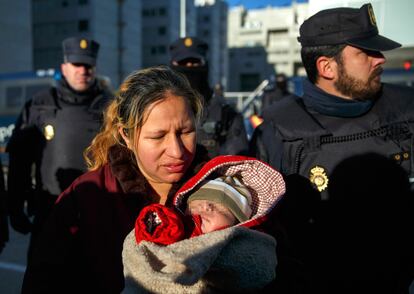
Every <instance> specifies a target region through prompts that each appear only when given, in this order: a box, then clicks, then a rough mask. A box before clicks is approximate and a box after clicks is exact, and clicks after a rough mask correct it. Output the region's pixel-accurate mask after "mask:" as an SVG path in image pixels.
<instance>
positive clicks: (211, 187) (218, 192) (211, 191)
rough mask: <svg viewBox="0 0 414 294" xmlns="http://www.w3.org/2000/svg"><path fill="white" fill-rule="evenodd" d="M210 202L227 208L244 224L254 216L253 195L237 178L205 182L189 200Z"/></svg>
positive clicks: (224, 177)
mask: <svg viewBox="0 0 414 294" xmlns="http://www.w3.org/2000/svg"><path fill="white" fill-rule="evenodd" d="M193 200H209V201H212V202H216V203H220V204H222V205H224V206H225V207H227V208H228V209H229V210H230V211H231V212H232V213H233V215H234V216H235V217H236V218H237V219H238V220H239V222H244V221H246V220H248V219H249V218H250V216H251V215H252V209H251V207H250V206H251V204H252V195H251V194H250V192H249V190H248V189H247V187H246V186H244V185H243V184H242V183H241V182H240V180H239V179H238V178H237V177H234V176H233V177H230V176H223V177H219V178H216V179H214V180H208V181H205V182H204V183H203V184H202V185H201V186H200V188H199V189H198V190H197V191H195V192H194V193H193V194H192V195H191V196H190V197H189V198H188V200H187V203H190V202H191V201H193Z"/></svg>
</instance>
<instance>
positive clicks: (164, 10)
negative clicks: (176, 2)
mask: <svg viewBox="0 0 414 294" xmlns="http://www.w3.org/2000/svg"><path fill="white" fill-rule="evenodd" d="M158 14H159V15H160V16H164V15H167V9H165V7H160V8H159V9H158Z"/></svg>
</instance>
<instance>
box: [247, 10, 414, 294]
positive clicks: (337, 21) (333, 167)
mask: <svg viewBox="0 0 414 294" xmlns="http://www.w3.org/2000/svg"><path fill="white" fill-rule="evenodd" d="M298 40H299V42H300V43H301V45H302V49H301V56H302V62H303V65H304V67H305V70H306V73H307V77H308V79H307V80H306V81H304V84H303V90H304V95H303V97H297V96H292V97H291V99H283V100H282V101H280V102H277V103H275V104H274V105H273V106H272V107H271V108H270V109H268V110H267V111H265V112H264V122H263V124H262V125H261V128H259V129H257V132H258V133H257V134H255V135H256V136H255V137H256V144H257V146H256V148H255V149H254V151H255V154H254V155H256V156H258V157H259V158H261V159H263V160H266V161H268V162H269V163H270V164H271V165H272V166H273V167H275V168H276V169H279V170H281V171H282V172H283V173H284V174H285V176H286V178H287V191H288V193H287V194H286V199H287V200H288V199H291V200H292V199H294V201H295V202H296V204H297V205H296V206H297V207H300V208H299V209H297V210H290V211H291V212H292V213H295V211H299V210H300V209H303V210H306V207H305V205H301V203H302V204H303V201H304V198H306V197H307V196H308V195H309V193H306V192H304V191H305V189H306V188H308V187H307V184H309V186H312V187H313V189H314V191H317V192H318V193H319V198H320V200H319V201H320V202H319V204H318V205H317V207H318V208H317V209H315V210H314V211H312V212H311V211H306V212H305V214H306V215H307V217H308V219H307V220H305V221H308V222H309V223H313V224H315V225H316V228H317V229H316V230H315V232H317V233H318V235H317V236H319V238H320V239H318V240H317V241H316V243H315V244H316V246H315V247H314V248H317V247H319V249H321V248H329V247H330V248H335V250H336V254H337V255H335V254H333V255H326V251H324V250H322V249H321V251H322V253H321V255H317V254H315V251H314V252H310V253H309V251H308V254H307V257H309V256H312V255H313V256H319V257H318V258H317V259H318V260H314V263H313V265H315V264H316V263H318V264H319V266H320V268H319V270H321V271H320V272H319V273H317V274H316V275H319V277H324V278H325V279H326V280H325V281H323V282H322V283H321V284H324V285H325V286H327V285H328V286H329V282H328V280H329V279H330V278H332V280H335V279H336V282H337V285H336V286H337V287H336V288H329V289H328V290H327V292H328V293H340V292H338V291H339V288H340V287H339V284H341V283H342V282H343V283H344V284H348V285H353V286H355V285H356V284H355V283H354V282H355V281H360V282H361V281H363V280H364V277H363V276H358V275H357V274H356V273H357V272H359V270H360V269H363V270H361V272H364V271H365V273H366V274H368V272H369V275H370V277H369V278H368V276H367V277H366V278H367V280H368V279H371V277H374V276H375V275H374V274H373V273H374V272H375V271H376V270H378V272H376V274H378V275H376V278H378V277H380V276H381V275H383V276H384V277H385V276H387V277H392V275H387V274H385V275H384V272H382V273H379V272H380V271H381V270H382V269H384V268H387V266H384V267H382V266H377V267H375V266H372V265H373V264H374V262H377V261H379V260H381V257H379V258H378V259H376V258H372V256H371V255H370V254H371V253H372V252H373V251H374V250H371V251H369V250H366V251H365V253H364V254H365V257H362V258H361V259H360V260H358V262H355V263H354V264H353V267H351V266H350V264H351V263H350V262H349V261H350V260H353V261H355V260H354V259H352V258H353V257H352V258H351V255H352V254H354V253H355V252H357V251H358V250H361V252H362V251H363V250H365V248H371V249H373V248H374V247H376V250H378V248H383V249H384V250H383V251H382V252H383V253H385V254H387V255H388V253H389V252H391V251H388V249H385V248H384V247H380V246H383V244H389V243H387V242H377V243H376V244H375V245H374V246H368V245H367V244H368V243H367V242H364V241H363V240H366V239H363V238H360V237H361V236H363V234H364V233H365V234H366V233H367V232H370V233H372V232H373V231H372V229H374V228H375V226H376V225H373V224H374V223H375V221H374V222H373V221H372V220H374V219H375V220H377V221H378V220H379V218H377V216H378V215H383V216H385V215H387V216H390V217H389V218H387V220H388V221H389V223H388V225H389V226H390V227H394V228H396V227H399V228H400V226H401V224H402V222H399V221H397V219H398V218H400V217H402V215H404V212H403V210H398V209H397V208H396V207H400V208H401V207H403V206H404V205H395V201H396V202H399V203H402V202H404V201H406V200H407V198H406V196H407V190H406V189H405V184H404V183H408V177H412V174H413V168H414V166H413V160H412V159H413V156H414V153H413V152H414V148H413V147H414V146H413V135H414V134H413V132H414V129H413V127H414V99H413V97H414V90H413V89H411V88H408V87H403V86H397V85H390V84H383V83H381V73H382V70H383V69H382V66H383V64H384V63H385V61H386V60H385V57H384V56H383V54H382V53H381V51H387V50H391V49H395V48H398V47H400V46H401V45H400V44H399V43H397V42H395V41H392V40H390V39H388V38H385V37H383V36H381V35H379V33H378V28H377V24H376V20H375V15H374V11H373V8H372V6H371V5H370V4H365V5H363V6H362V7H361V8H359V9H355V8H334V9H329V10H324V11H320V12H318V13H316V14H315V15H313V16H311V17H310V18H309V19H307V20H306V21H305V22H304V23H303V24H302V25H301V27H300V37H299V38H298ZM373 154H374V155H373ZM378 157H380V158H384V160H379V159H378ZM389 158H391V159H392V160H394V161H395V162H394V163H395V164H396V165H398V167H399V168H401V169H403V170H405V176H406V177H405V179H402V180H401V179H395V176H396V173H395V172H392V171H393V170H395V168H394V167H390V168H388V166H392V165H390V164H388V163H387V164H381V165H379V162H387V159H389ZM361 171H364V172H361ZM391 173H392V175H391ZM387 174H388V176H387ZM374 175H377V176H378V177H377V178H379V179H380V182H376V181H375V180H374V179H373V178H374ZM407 176H408V177H407ZM290 179H291V180H290ZM303 180H306V181H303ZM299 183H305V184H306V183H307V184H306V185H304V189H303V190H301V189H299V187H300V184H299ZM339 187H341V188H339ZM392 187H394V189H392ZM393 190H394V191H395V193H393V192H392V191H393ZM344 191H347V192H346V193H344ZM345 194H346V196H345ZM328 199H329V201H328ZM340 199H341V200H340ZM347 199H348V200H351V199H352V200H353V201H352V203H349V202H348V204H347V205H344V204H343V203H344V202H345V200H347ZM343 200H344V201H343ZM334 203H336V204H335V205H334ZM339 203H342V204H341V205H337V204H339ZM387 203H388V204H387ZM345 207H346V208H347V210H345ZM387 207H388V209H387ZM280 209H281V210H283V207H280ZM341 210H342V211H341ZM396 215H398V218H397V217H394V216H396ZM339 216H341V217H339ZM357 216H361V218H358V217H357ZM370 216H372V218H371V219H370ZM391 216H392V217H391ZM300 218H303V215H302V216H300V215H299V216H298V217H297V219H296V221H297V220H298V219H300ZM356 219H358V220H359V221H356V222H355V221H354V220H356ZM369 219H370V220H369ZM334 220H336V221H334ZM334 223H335V224H337V225H338V226H336V227H332V225H333V224H334ZM340 223H342V224H341V225H339V224H340ZM397 223H398V224H399V225H396V224H397ZM367 224H370V225H373V226H371V227H370V225H367ZM377 224H378V225H379V227H381V225H380V224H383V222H382V220H381V222H378V223H377ZM393 225H395V226H393ZM330 226H331V227H330ZM328 227H330V229H329V228H328ZM368 227H370V229H368V230H365V231H364V230H361V229H360V228H366V229H367V228H368ZM340 228H344V229H345V228H346V231H342V230H340ZM383 228H384V227H383ZM376 229H377V228H376ZM327 230H328V232H330V233H333V232H335V233H336V234H337V237H338V239H337V241H338V240H340V238H343V239H341V241H342V242H337V243H335V242H333V241H332V239H329V238H328V237H327V236H329V234H328V233H326V232H327ZM324 232H325V233H324ZM357 232H358V233H357ZM394 232H396V231H393V232H392V233H391V232H390V234H387V236H384V235H382V236H383V241H384V240H387V239H388V238H389V237H390V238H391V239H392V237H391V236H394V237H395V239H394V240H399V239H398V238H399V237H398V238H397V236H396V235H395V234H394ZM288 233H289V232H288ZM315 236H316V235H313V236H311V237H310V238H303V239H302V241H303V242H302V244H303V246H302V248H301V250H303V251H302V252H301V253H303V254H304V250H307V249H308V248H310V244H309V240H311V238H316V237H315ZM339 236H341V237H339ZM358 236H359V237H358ZM324 238H325V239H324ZM316 239H317V238H316ZM345 239H347V240H345ZM322 240H325V241H326V242H324V241H322ZM332 242H333V243H332ZM299 243H300V242H298V243H297V244H299ZM327 244H331V245H332V244H335V246H329V245H327ZM344 244H347V245H349V246H345V245H344ZM406 244H407V243H406ZM305 247H307V248H305ZM353 249H355V250H353ZM327 251H329V250H328V249H327ZM397 251H398V250H397ZM350 253H352V254H350ZM393 253H395V251H393ZM398 253H399V254H401V256H400V257H399V258H402V259H401V260H408V258H407V255H405V254H407V252H406V251H404V250H403V249H402V248H400V252H398ZM338 254H339V255H340V254H342V255H343V256H345V255H344V254H346V256H347V257H349V258H344V259H342V258H341V260H342V261H343V263H341V262H339V258H338V257H339V255H338ZM304 255H306V254H304ZM302 256H303V255H302ZM329 257H330V258H329ZM394 257H395V256H394ZM382 258H383V260H384V262H385V260H387V261H388V260H392V258H391V257H389V256H387V257H386V255H383V256H382ZM388 258H389V259H388ZM346 259H347V260H346ZM367 260H369V261H372V264H371V267H369V266H367V264H366V263H364V262H365V261H367ZM394 260H398V258H395V259H394ZM323 261H327V263H325V264H324V262H323ZM329 261H332V262H335V261H336V262H337V264H336V265H335V264H332V263H329ZM347 263H348V264H347ZM323 264H324V265H323ZM384 264H385V263H384ZM327 265H330V266H327ZM368 268H369V269H370V271H371V272H370V271H368V270H367V269H368ZM389 268H394V269H396V271H397V269H398V270H400V269H401V267H398V266H395V267H393V266H391V267H388V269H389ZM336 270H338V271H336ZM339 270H341V271H339ZM311 271H313V272H315V271H314V269H312V270H311ZM345 271H347V273H346V274H344V272H345ZM339 272H341V273H342V274H338V273H339ZM333 273H336V274H337V276H336V277H332V276H330V275H331V274H333ZM371 274H372V275H371ZM329 276H330V277H329ZM345 277H346V278H345ZM393 278H395V277H392V278H391V279H393ZM342 279H348V280H346V281H344V280H342ZM341 280H342V282H340V281H341ZM384 282H385V279H383V280H381V279H379V280H375V278H373V280H372V283H371V290H369V291H368V292H370V293H374V292H375V293H380V292H376V291H375V290H373V289H374V288H372V287H373V286H379V287H381V285H384V284H383V283H384ZM394 282H395V280H394ZM331 286H332V285H331ZM360 286H361V287H362V285H361V284H360ZM347 289H348V293H356V292H354V290H355V288H353V290H350V289H351V288H347ZM359 289H360V290H361V289H362V288H359ZM383 289H388V291H389V292H387V293H399V292H398V291H397V290H396V289H395V288H394V289H392V290H389V289H390V288H386V287H383ZM316 292H318V293H324V292H320V291H316ZM358 293H359V292H358ZM365 293H366V292H365ZM381 293H383V292H381Z"/></svg>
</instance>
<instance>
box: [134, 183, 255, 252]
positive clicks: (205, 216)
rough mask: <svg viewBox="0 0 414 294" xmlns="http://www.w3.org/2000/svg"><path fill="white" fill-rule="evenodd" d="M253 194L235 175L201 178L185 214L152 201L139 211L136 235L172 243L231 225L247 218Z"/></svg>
mask: <svg viewBox="0 0 414 294" xmlns="http://www.w3.org/2000/svg"><path fill="white" fill-rule="evenodd" d="M251 203H252V196H251V194H250V192H249V190H248V189H247V187H246V186H244V185H243V184H242V183H241V182H240V180H239V179H238V178H237V177H235V176H221V177H218V178H216V179H213V180H207V181H204V182H202V184H201V185H200V187H199V188H198V189H197V190H196V191H195V192H194V193H192V194H191V195H190V196H189V197H188V200H187V209H186V212H185V215H183V214H182V213H181V212H180V211H178V210H174V209H172V208H167V207H165V206H162V205H159V204H153V205H149V206H147V207H146V208H144V209H143V210H142V211H141V213H140V214H139V216H138V218H137V221H136V224H135V237H136V240H137V242H138V243H139V242H140V241H142V240H146V241H151V242H154V243H157V244H162V245H169V244H171V243H174V242H177V241H181V240H183V239H186V238H189V237H194V236H198V235H201V234H205V233H209V232H213V231H216V230H220V229H225V228H228V227H231V226H233V225H235V224H237V223H240V222H245V221H247V220H248V219H249V218H250V216H251V214H252V209H251V207H250V205H251Z"/></svg>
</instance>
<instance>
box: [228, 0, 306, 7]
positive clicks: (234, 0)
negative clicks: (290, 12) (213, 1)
mask: <svg viewBox="0 0 414 294" xmlns="http://www.w3.org/2000/svg"><path fill="white" fill-rule="evenodd" d="M226 2H227V3H228V4H229V6H230V7H232V6H237V5H243V6H244V7H246V8H247V9H252V8H263V7H266V6H269V5H270V6H289V5H290V4H291V2H292V0H226ZM296 2H297V3H302V2H308V0H296Z"/></svg>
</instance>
